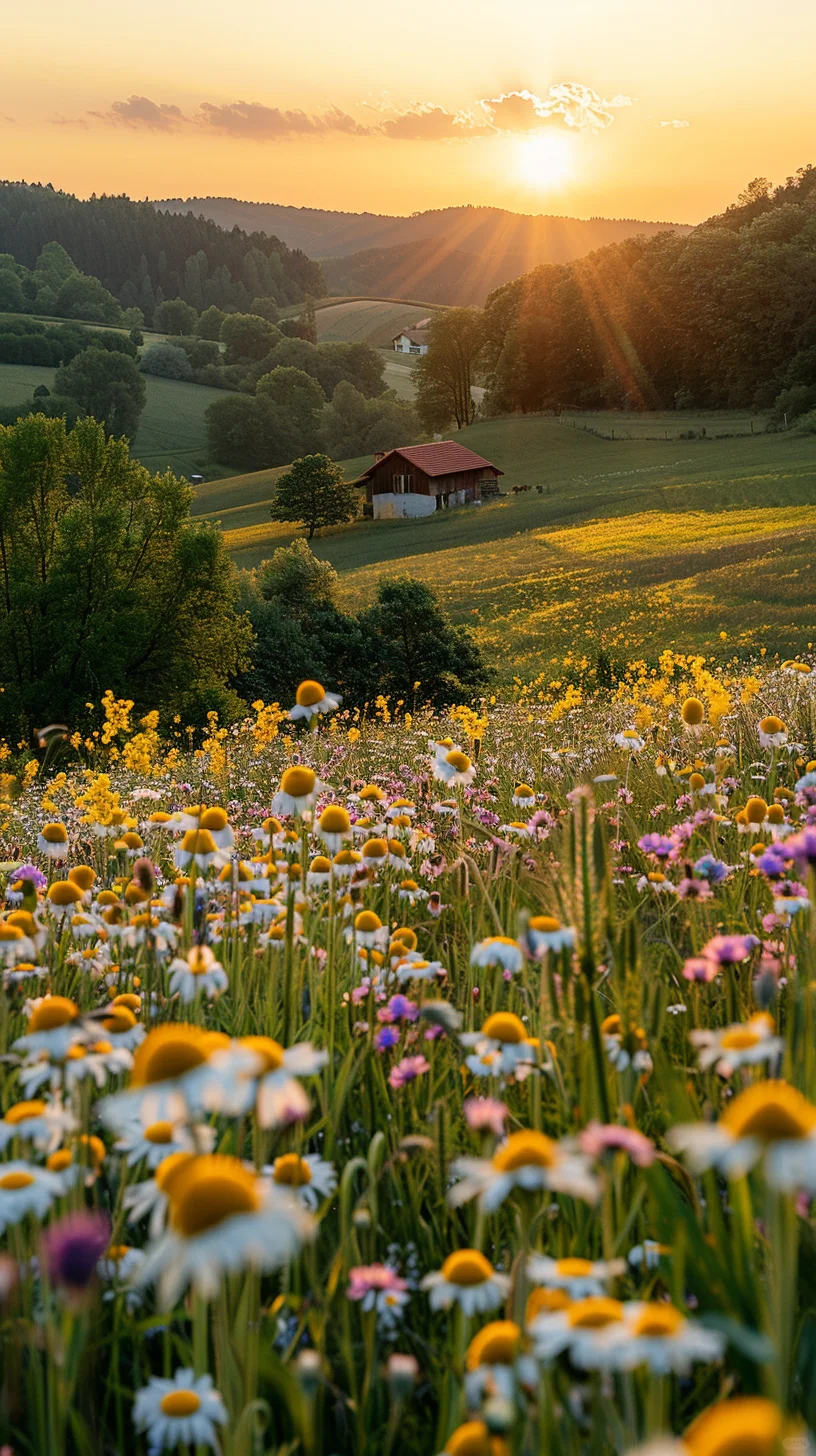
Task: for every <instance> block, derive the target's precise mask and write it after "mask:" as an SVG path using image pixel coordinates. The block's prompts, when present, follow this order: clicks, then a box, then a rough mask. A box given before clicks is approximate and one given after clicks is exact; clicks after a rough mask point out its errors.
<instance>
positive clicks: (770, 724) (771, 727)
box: [759, 715, 785, 734]
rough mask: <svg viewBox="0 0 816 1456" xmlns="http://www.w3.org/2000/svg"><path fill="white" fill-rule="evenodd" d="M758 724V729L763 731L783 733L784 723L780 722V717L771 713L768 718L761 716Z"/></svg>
mask: <svg viewBox="0 0 816 1456" xmlns="http://www.w3.org/2000/svg"><path fill="white" fill-rule="evenodd" d="M759 726H760V730H761V731H762V732H763V733H768V734H771V733H784V732H785V725H784V723H783V722H782V719H781V718H775V717H774V716H773V715H771V716H770V717H768V718H763V719H762V722H761V723H760V725H759Z"/></svg>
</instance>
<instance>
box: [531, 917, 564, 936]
mask: <svg viewBox="0 0 816 1456" xmlns="http://www.w3.org/2000/svg"><path fill="white" fill-rule="evenodd" d="M530 929H531V930H540V931H542V933H543V934H544V935H550V934H552V932H553V931H554V930H560V929H561V921H560V920H556V918H555V916H554V915H533V916H532V917H531V920H530Z"/></svg>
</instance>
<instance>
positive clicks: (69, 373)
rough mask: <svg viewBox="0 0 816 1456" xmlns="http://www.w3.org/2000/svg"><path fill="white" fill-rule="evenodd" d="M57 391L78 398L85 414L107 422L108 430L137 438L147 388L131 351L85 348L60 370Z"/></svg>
mask: <svg viewBox="0 0 816 1456" xmlns="http://www.w3.org/2000/svg"><path fill="white" fill-rule="evenodd" d="M54 392H55V393H56V394H60V395H67V397H68V398H69V399H75V400H76V402H77V404H78V405H79V407H80V409H81V410H82V412H83V414H86V415H91V416H93V418H94V419H95V420H98V421H99V423H100V424H101V425H104V427H105V432H106V434H108V435H115V436H117V437H118V436H120V435H125V436H126V437H127V439H128V440H133V439H135V436H136V431H137V429H138V428H139V417H140V415H141V413H142V410H143V409H144V406H145V400H146V399H147V390H146V388H145V382H144V379H143V378H142V376H141V374H140V373H139V368H138V365H137V364H136V361H135V360H134V359H131V358H129V357H128V355H127V354H119V353H111V352H109V351H108V350H107V349H99V348H94V349H84V350H83V352H82V353H81V354H77V356H76V358H75V359H72V360H71V363H70V364H66V365H65V366H64V368H62V369H58V370H57V373H56V376H55V379H54Z"/></svg>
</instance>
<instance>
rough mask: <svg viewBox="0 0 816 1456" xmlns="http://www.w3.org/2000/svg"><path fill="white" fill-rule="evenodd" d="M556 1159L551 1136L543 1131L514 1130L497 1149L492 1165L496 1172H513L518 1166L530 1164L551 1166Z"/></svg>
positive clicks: (555, 1149) (554, 1146) (543, 1166)
mask: <svg viewBox="0 0 816 1456" xmlns="http://www.w3.org/2000/svg"><path fill="white" fill-rule="evenodd" d="M557 1161H558V1150H557V1148H556V1145H555V1143H554V1142H553V1141H552V1139H551V1138H548V1137H545V1135H544V1133H543V1132H532V1131H529V1130H526V1131H524V1132H514V1133H513V1134H512V1135H511V1136H510V1137H509V1138H508V1139H507V1142H506V1143H505V1144H504V1147H501V1148H499V1149H498V1151H497V1152H496V1153H495V1155H494V1157H493V1167H494V1168H495V1169H496V1171H497V1172H498V1173H515V1172H516V1171H517V1170H518V1169H519V1168H527V1167H530V1166H533V1167H536V1168H552V1167H554V1166H555V1164H556V1163H557Z"/></svg>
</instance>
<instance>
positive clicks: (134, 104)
mask: <svg viewBox="0 0 816 1456" xmlns="http://www.w3.org/2000/svg"><path fill="white" fill-rule="evenodd" d="M88 115H89V116H92V117H94V119H95V120H96V121H108V122H117V123H118V122H121V123H123V124H124V125H125V126H130V127H141V128H144V129H146V130H147V131H178V129H179V127H180V126H182V125H183V124H184V122H185V119H186V118H185V117H184V114H183V113H182V111H181V110H180V108H179V107H178V106H170V105H168V104H167V103H166V102H156V101H151V100H150V98H149V97H148V96H128V98H127V100H126V101H114V103H113V105H112V106H111V109H110V111H89V112H88Z"/></svg>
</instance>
